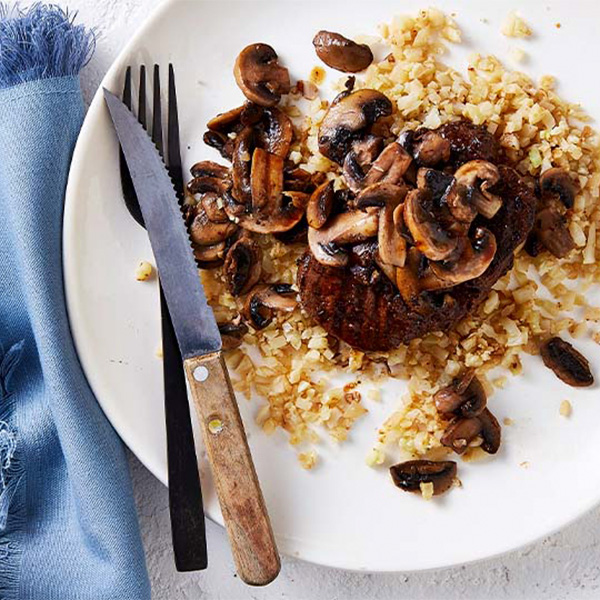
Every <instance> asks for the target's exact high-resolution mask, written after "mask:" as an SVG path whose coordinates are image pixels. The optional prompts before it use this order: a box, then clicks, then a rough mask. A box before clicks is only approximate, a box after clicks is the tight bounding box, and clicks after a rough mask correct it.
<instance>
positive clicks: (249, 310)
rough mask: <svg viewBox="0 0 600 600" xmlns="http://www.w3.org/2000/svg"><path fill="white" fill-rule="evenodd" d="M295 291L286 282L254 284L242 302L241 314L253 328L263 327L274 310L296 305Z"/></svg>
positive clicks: (268, 321) (269, 320)
mask: <svg viewBox="0 0 600 600" xmlns="http://www.w3.org/2000/svg"><path fill="white" fill-rule="evenodd" d="M297 303H298V302H297V300H296V292H295V291H294V289H293V288H292V286H291V285H289V284H287V283H274V284H269V285H267V284H263V285H257V286H255V287H254V288H253V289H252V290H251V292H250V293H249V294H248V297H247V298H246V301H245V302H244V309H243V311H242V314H243V316H244V318H245V319H246V320H247V321H248V322H249V323H250V324H251V325H252V327H254V328H255V329H263V328H264V327H266V326H267V325H268V324H269V323H270V322H271V321H272V320H273V317H274V316H275V311H278V310H282V311H291V310H294V308H296V305H297Z"/></svg>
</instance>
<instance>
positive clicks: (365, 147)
mask: <svg viewBox="0 0 600 600" xmlns="http://www.w3.org/2000/svg"><path fill="white" fill-rule="evenodd" d="M382 147H383V139H382V138H380V137H379V136H376V135H372V134H369V135H367V136H365V137H364V138H363V139H359V140H356V141H354V142H353V143H352V149H351V150H350V152H348V154H346V158H344V164H343V167H342V174H343V176H344V181H345V182H346V185H347V186H348V187H349V188H350V189H351V190H352V191H353V192H354V193H358V192H359V191H360V190H361V189H362V187H363V183H364V179H365V173H366V172H367V171H368V168H369V167H370V166H371V164H372V163H373V161H374V160H375V159H376V158H377V157H378V156H379V155H380V154H381V149H382Z"/></svg>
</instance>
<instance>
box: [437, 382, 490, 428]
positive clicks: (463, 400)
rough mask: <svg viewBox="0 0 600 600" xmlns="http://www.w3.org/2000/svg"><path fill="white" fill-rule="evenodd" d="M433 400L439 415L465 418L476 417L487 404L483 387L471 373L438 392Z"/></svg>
mask: <svg viewBox="0 0 600 600" xmlns="http://www.w3.org/2000/svg"><path fill="white" fill-rule="evenodd" d="M467 381H468V383H466V382H467ZM433 400H434V402H435V406H436V408H437V410H438V412H439V413H440V414H443V415H448V414H457V415H460V416H462V417H466V418H469V417H476V416H478V415H479V414H481V413H482V412H483V410H484V408H485V407H486V404H487V396H486V393H485V390H484V389H483V385H481V382H480V381H479V379H477V377H475V376H474V375H473V372H472V371H467V373H466V374H465V375H463V377H461V378H459V379H457V380H455V381H453V382H452V385H450V386H448V387H445V388H443V389H441V390H439V391H438V392H437V393H436V394H435V396H434V397H433Z"/></svg>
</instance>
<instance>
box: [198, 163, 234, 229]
mask: <svg viewBox="0 0 600 600" xmlns="http://www.w3.org/2000/svg"><path fill="white" fill-rule="evenodd" d="M195 166H197V165H195ZM217 166H219V167H220V165H217ZM196 172H198V170H196ZM227 174H229V172H228V171H227ZM230 187H231V180H230V179H229V178H228V177H227V178H217V177H214V176H209V175H199V176H197V177H195V178H194V179H192V180H191V181H190V182H189V183H188V192H189V193H190V194H193V195H194V197H195V198H196V199H197V200H198V202H199V203H200V204H201V205H202V207H203V208H204V210H205V211H206V214H207V215H208V218H209V219H210V220H211V221H212V222H213V223H226V222H227V221H229V216H228V215H227V213H226V212H225V210H224V207H225V202H224V197H225V194H226V193H227V192H228V190H229V188H230Z"/></svg>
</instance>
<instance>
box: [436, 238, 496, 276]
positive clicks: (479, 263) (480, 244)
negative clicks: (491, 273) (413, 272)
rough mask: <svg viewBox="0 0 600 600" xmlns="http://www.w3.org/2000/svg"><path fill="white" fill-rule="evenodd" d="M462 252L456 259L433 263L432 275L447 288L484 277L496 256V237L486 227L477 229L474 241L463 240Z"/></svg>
mask: <svg viewBox="0 0 600 600" xmlns="http://www.w3.org/2000/svg"><path fill="white" fill-rule="evenodd" d="M461 243H462V244H461V245H462V251H461V252H460V254H459V255H458V256H457V257H456V258H452V259H451V260H446V261H443V262H432V263H431V265H430V268H431V271H432V273H433V274H434V275H435V276H436V277H437V278H438V279H440V280H441V281H442V282H444V284H445V285H446V287H452V286H454V285H458V284H459V283H463V282H465V281H470V280H471V279H476V278H477V277H479V276H480V275H483V274H484V273H485V272H486V271H487V269H488V267H489V266H490V264H491V263H492V261H493V260H494V256H495V255H496V237H495V236H494V234H493V233H492V232H491V231H489V230H488V229H485V228H484V227H477V229H475V232H474V235H473V239H472V240H468V239H466V238H461Z"/></svg>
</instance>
